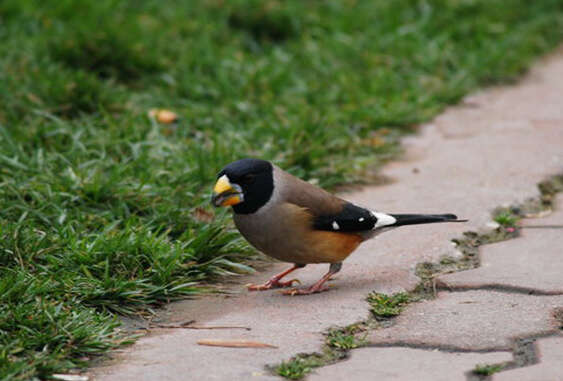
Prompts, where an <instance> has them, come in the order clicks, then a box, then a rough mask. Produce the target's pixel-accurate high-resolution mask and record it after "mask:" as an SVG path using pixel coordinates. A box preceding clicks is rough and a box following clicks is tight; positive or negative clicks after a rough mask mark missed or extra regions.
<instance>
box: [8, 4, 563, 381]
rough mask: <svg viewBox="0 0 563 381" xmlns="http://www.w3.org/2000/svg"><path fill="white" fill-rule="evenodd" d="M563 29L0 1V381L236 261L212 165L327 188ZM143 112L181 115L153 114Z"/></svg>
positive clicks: (371, 15)
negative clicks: (281, 171) (259, 167)
mask: <svg viewBox="0 0 563 381" xmlns="http://www.w3.org/2000/svg"><path fill="white" fill-rule="evenodd" d="M562 37H563V3H562V2H561V1H560V0H544V1H538V2H532V1H526V0H505V1H500V0H493V1H485V0H441V1H439V0H433V1H419V0H416V1H415V0H398V1H394V2H388V1H382V0H379V1H371V0H369V1H368V0H354V1H353V0H349V1H344V0H341V1H330V0H328V1H303V0H288V1H273V0H265V1H257V0H255V1H254V0H252V1H251V0H232V1H228V2H226V1H221V0H207V1H204V0H199V1H195V0H194V1H169V2H166V3H163V2H159V1H156V0H141V1H136V2H124V1H117V0H99V1H96V2H94V1H90V2H87V1H80V2H79V1H73V0H62V1H58V2H53V1H39V0H35V1H34V0H3V1H2V2H0V378H1V379H21V380H23V379H33V378H36V379H38V378H48V377H49V375H50V374H52V373H53V372H66V371H69V370H70V369H73V368H80V367H83V366H85V365H87V364H88V362H89V360H91V359H92V358H94V357H95V356H96V355H99V354H101V353H104V352H105V351H107V350H108V349H111V348H114V347H116V346H118V345H120V344H121V343H122V342H123V341H124V340H126V335H124V334H120V332H119V331H118V330H117V326H118V322H117V321H116V319H115V314H116V313H121V314H134V313H145V312H147V311H150V309H151V308H153V307H154V306H158V305H161V304H162V303H165V302H167V301H169V300H174V299H177V298H183V297H189V296H191V295H194V294H196V293H200V292H202V291H203V290H204V289H202V285H206V284H209V282H211V281H213V280H214V279H216V278H217V277H221V276H224V275H229V274H234V273H240V272H244V271H249V268H248V267H247V265H246V264H247V263H248V262H247V261H248V259H249V258H250V257H251V256H253V255H254V251H253V250H251V249H250V248H249V247H248V246H247V245H246V244H245V243H244V242H243V241H242V240H241V239H240V237H239V236H238V234H237V233H236V232H234V231H233V229H232V225H231V224H230V223H229V217H228V215H226V214H225V213H224V212H221V213H219V214H218V215H217V216H215V218H214V219H213V221H211V222H210V221H209V218H207V217H206V216H207V213H208V212H209V211H210V209H209V206H208V196H209V189H210V187H211V185H212V182H213V179H214V175H215V173H216V172H217V171H218V170H219V169H220V168H221V167H222V166H223V165H224V164H226V163H228V162H230V161H232V160H234V159H237V158H240V157H244V156H256V157H263V158H267V159H271V160H274V161H275V162H276V163H277V164H279V165H281V166H283V167H285V168H287V169H288V170H290V171H291V172H292V173H294V174H296V175H298V176H302V177H304V178H307V179H310V180H313V181H316V182H318V183H319V184H321V185H323V186H326V187H334V186H336V185H338V184H343V183H347V182H354V181H362V180H366V179H367V181H369V175H368V174H367V172H366V171H365V170H366V169H367V168H368V166H369V167H370V168H373V167H376V166H377V165H379V164H380V163H382V162H384V161H385V160H388V159H389V158H390V157H392V156H393V155H394V154H396V152H397V151H398V147H397V139H398V137H400V136H401V135H402V134H404V133H405V132H409V131H412V130H413V128H412V126H413V125H414V124H416V123H419V122H422V121H425V120H428V119H429V118H431V117H432V116H433V115H435V114H436V113H437V112H439V111H440V110H442V109H443V108H444V107H445V106H446V105H448V104H450V103H453V102H456V101H457V100H459V99H460V98H461V97H462V96H463V95H465V94H467V93H468V92H469V91H471V90H473V89H475V88H476V87H478V86H481V85H488V84H492V83H498V82H504V81H512V80H514V79H515V78H517V77H518V76H519V75H520V74H521V73H522V72H523V71H524V70H525V68H526V67H528V66H529V65H530V63H531V62H532V61H533V59H534V58H535V57H537V56H538V55H539V54H541V53H544V52H546V51H548V50H549V49H551V48H552V47H554V46H555V45H556V44H557V43H559V42H560V41H561V39H562ZM151 108H168V109H171V110H174V111H176V112H177V113H178V114H179V116H180V121H179V122H178V123H176V124H173V125H160V124H158V123H156V122H155V121H153V120H151V119H150V118H148V117H147V112H148V110H149V109H151Z"/></svg>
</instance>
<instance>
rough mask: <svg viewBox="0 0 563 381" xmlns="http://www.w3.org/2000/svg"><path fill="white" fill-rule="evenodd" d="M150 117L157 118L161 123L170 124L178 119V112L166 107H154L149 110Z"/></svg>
mask: <svg viewBox="0 0 563 381" xmlns="http://www.w3.org/2000/svg"><path fill="white" fill-rule="evenodd" d="M149 117H151V118H154V119H156V120H157V121H158V122H159V123H163V124H170V123H174V122H175V121H177V120H178V114H176V113H175V112H174V111H170V110H166V109H156V108H153V109H152V110H150V111H149Z"/></svg>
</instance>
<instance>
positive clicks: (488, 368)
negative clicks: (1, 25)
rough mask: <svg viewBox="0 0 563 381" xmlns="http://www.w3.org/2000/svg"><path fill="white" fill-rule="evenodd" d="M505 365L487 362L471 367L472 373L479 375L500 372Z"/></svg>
mask: <svg viewBox="0 0 563 381" xmlns="http://www.w3.org/2000/svg"><path fill="white" fill-rule="evenodd" d="M504 367H505V365H504V364H497V365H489V364H478V365H476V366H475V369H473V373H475V374H477V375H479V376H491V375H493V374H495V373H497V372H500V371H501V370H503V369H504Z"/></svg>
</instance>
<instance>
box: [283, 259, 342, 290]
mask: <svg viewBox="0 0 563 381" xmlns="http://www.w3.org/2000/svg"><path fill="white" fill-rule="evenodd" d="M341 268H342V262H338V263H331V264H330V268H329V269H328V273H326V274H325V275H324V276H323V277H322V278H321V279H319V280H318V281H317V283H315V284H314V285H312V286H311V287H309V288H294V289H291V290H285V291H284V292H283V293H284V294H285V295H309V294H315V293H317V292H323V291H328V287H326V286H325V287H323V285H324V283H325V282H326V281H327V280H329V279H330V277H331V276H333V275H334V274H336V273H337V272H339V271H340V269H341Z"/></svg>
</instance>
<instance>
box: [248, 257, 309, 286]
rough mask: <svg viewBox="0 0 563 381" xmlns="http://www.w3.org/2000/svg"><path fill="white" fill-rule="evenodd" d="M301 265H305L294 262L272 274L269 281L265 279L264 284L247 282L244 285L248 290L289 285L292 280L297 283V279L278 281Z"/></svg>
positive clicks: (291, 283) (301, 266)
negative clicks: (290, 265) (283, 269)
mask: <svg viewBox="0 0 563 381" xmlns="http://www.w3.org/2000/svg"><path fill="white" fill-rule="evenodd" d="M303 267H305V265H301V264H297V263H296V264H294V265H293V266H292V267H290V268H289V269H287V270H285V271H282V272H281V273H279V274H277V275H274V276H273V277H272V278H271V279H270V280H269V281H267V282H266V283H264V284H248V285H246V287H247V288H248V291H264V290H269V289H271V288H282V287H291V286H292V285H293V282H297V283H299V280H297V279H292V280H288V281H287V282H280V279H281V278H283V277H284V276H286V275H287V274H289V273H290V272H293V271H295V270H297V269H300V268H303Z"/></svg>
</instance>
